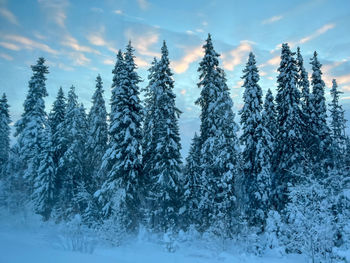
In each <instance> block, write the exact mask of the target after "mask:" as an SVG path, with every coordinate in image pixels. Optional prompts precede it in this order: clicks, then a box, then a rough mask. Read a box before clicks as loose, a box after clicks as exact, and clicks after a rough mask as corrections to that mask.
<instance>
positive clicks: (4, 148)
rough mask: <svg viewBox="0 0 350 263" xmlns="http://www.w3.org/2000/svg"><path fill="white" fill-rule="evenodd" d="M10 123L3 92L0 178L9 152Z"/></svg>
mask: <svg viewBox="0 0 350 263" xmlns="http://www.w3.org/2000/svg"><path fill="white" fill-rule="evenodd" d="M10 123H11V120H10V113H9V105H8V103H7V97H6V94H5V93H4V94H3V95H2V97H1V99H0V178H3V177H4V176H5V171H6V166H7V162H8V159H9V154H10V132H11V129H10Z"/></svg>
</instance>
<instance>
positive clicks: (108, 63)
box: [103, 58, 114, 65]
mask: <svg viewBox="0 0 350 263" xmlns="http://www.w3.org/2000/svg"><path fill="white" fill-rule="evenodd" d="M103 64H106V65H114V61H113V60H112V59H110V58H106V59H104V60H103Z"/></svg>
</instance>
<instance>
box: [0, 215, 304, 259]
mask: <svg viewBox="0 0 350 263" xmlns="http://www.w3.org/2000/svg"><path fill="white" fill-rule="evenodd" d="M61 233H62V225H61V227H60V226H58V225H55V224H54V223H42V222H40V220H39V219H38V218H34V217H27V218H25V217H23V216H17V217H14V216H6V215H3V214H2V215H1V219H0V262H1V263H24V262H26V263H31V262H35V263H49V262H50V263H61V262H62V263H63V262H64V263H70V262H74V263H78V262H84V263H138V262H140V263H141V262H142V263H148V262H149V263H156V262H162V263H163V262H166V263H167V262H169V263H175V262H176V263H180V262H181V263H209V262H213V263H216V262H220V263H222V262H230V263H236V262H246V263H257V262H259V263H265V262H266V263H267V262H268V263H277V262H278V263H292V262H299V263H302V262H308V261H307V259H306V258H304V257H303V256H301V255H288V256H280V255H277V254H276V253H272V252H271V253H269V254H268V255H265V256H262V257H260V256H255V255H250V254H247V253H243V252H237V251H239V249H237V248H234V247H232V248H231V249H227V250H226V251H222V250H221V251H220V249H219V250H218V249H215V248H217V247H218V246H217V245H216V244H212V245H210V244H209V246H203V243H201V242H200V241H198V242H195V241H191V243H189V242H179V244H178V248H177V250H176V252H173V253H170V252H168V251H166V249H165V247H164V245H163V244H161V242H155V241H153V242H151V241H149V239H148V240H147V238H145V236H142V237H138V238H134V239H130V240H129V241H126V242H124V244H123V245H121V246H119V247H111V246H108V245H106V244H104V245H102V243H101V242H97V241H96V244H95V245H96V248H95V249H94V251H93V253H81V252H76V251H72V250H69V249H67V248H65V247H66V246H65V245H64V244H63V243H64V242H63V241H62V240H61V238H60V235H61ZM234 251H236V252H234Z"/></svg>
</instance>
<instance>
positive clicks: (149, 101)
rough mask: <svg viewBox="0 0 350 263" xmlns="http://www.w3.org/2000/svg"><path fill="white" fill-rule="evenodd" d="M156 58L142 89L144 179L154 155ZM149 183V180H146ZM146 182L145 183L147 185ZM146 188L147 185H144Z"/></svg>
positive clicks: (147, 175) (146, 176) (147, 174)
mask: <svg viewBox="0 0 350 263" xmlns="http://www.w3.org/2000/svg"><path fill="white" fill-rule="evenodd" d="M157 63H158V61H157V59H156V58H154V59H153V61H152V66H151V67H150V68H149V69H148V71H149V75H148V80H149V83H148V85H147V86H146V87H145V88H144V89H143V90H142V91H143V92H144V96H145V99H144V107H143V117H144V119H143V130H142V137H143V139H142V163H143V176H144V180H146V179H147V178H150V175H149V173H150V171H151V170H152V169H153V168H152V167H153V165H152V164H153V162H152V160H153V158H154V155H155V148H156V145H155V143H154V125H155V124H154V121H155V120H156V115H155V107H156V103H155V98H156V95H155V86H154V85H155V84H156V76H157V75H156V74H157ZM148 183H149V182H148ZM148 183H146V185H148ZM146 188H147V187H146Z"/></svg>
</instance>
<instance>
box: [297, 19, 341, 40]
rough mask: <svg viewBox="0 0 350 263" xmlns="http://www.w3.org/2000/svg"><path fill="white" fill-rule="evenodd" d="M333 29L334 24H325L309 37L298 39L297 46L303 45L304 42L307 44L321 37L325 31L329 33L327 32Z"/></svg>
mask: <svg viewBox="0 0 350 263" xmlns="http://www.w3.org/2000/svg"><path fill="white" fill-rule="evenodd" d="M333 28H335V24H333V23H332V24H326V25H324V26H323V27H321V28H319V29H317V30H316V32H314V33H312V34H311V35H309V36H306V37H304V38H302V39H300V40H299V41H298V44H304V43H306V42H309V41H310V40H312V39H314V38H316V37H319V36H320V35H323V34H324V33H326V32H327V31H329V30H331V29H333Z"/></svg>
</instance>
